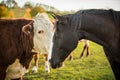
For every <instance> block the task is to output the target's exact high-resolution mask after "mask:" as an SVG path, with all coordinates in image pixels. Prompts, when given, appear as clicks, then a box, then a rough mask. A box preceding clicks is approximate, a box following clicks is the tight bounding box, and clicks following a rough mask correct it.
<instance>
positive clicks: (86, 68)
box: [24, 42, 114, 80]
mask: <svg viewBox="0 0 120 80" xmlns="http://www.w3.org/2000/svg"><path fill="white" fill-rule="evenodd" d="M82 48H83V42H81V43H79V45H78V47H77V49H75V50H74V52H73V56H74V58H73V60H72V61H69V60H66V61H65V63H64V64H65V66H64V67H62V68H59V69H51V72H50V73H46V72H44V60H43V56H42V55H40V56H41V57H40V60H39V71H38V73H32V72H31V71H30V72H29V73H27V74H26V75H25V76H24V78H25V80H114V75H113V72H112V70H111V67H110V65H109V63H108V61H107V59H106V57H105V54H104V52H103V49H102V47H101V46H100V45H97V44H95V43H93V42H90V56H89V57H86V56H85V55H84V57H83V58H81V59H80V58H79V56H80V53H81V50H82ZM32 65H33V61H32ZM31 67H32V66H31ZM30 70H31V69H30Z"/></svg>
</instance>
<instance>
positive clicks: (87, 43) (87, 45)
mask: <svg viewBox="0 0 120 80" xmlns="http://www.w3.org/2000/svg"><path fill="white" fill-rule="evenodd" d="M85 44H86V47H87V48H86V49H87V54H86V56H87V57H88V56H89V55H90V50H89V46H90V45H89V41H88V40H86V43H85Z"/></svg>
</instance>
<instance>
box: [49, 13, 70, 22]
mask: <svg viewBox="0 0 120 80" xmlns="http://www.w3.org/2000/svg"><path fill="white" fill-rule="evenodd" d="M47 13H49V14H51V15H52V16H53V17H54V19H55V20H56V21H59V22H60V23H62V24H66V23H67V22H68V20H69V17H67V16H60V15H58V14H55V13H54V12H47Z"/></svg>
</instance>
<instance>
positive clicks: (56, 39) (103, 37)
mask: <svg viewBox="0 0 120 80" xmlns="http://www.w3.org/2000/svg"><path fill="white" fill-rule="evenodd" d="M56 17H57V18H58V21H57V23H56V30H55V32H54V35H53V41H52V44H51V57H50V63H51V66H52V68H58V67H60V66H62V63H63V61H64V60H65V59H66V57H67V56H68V55H69V54H70V52H71V51H73V50H74V49H75V48H76V46H77V44H78V41H79V40H81V39H88V40H91V41H93V42H96V43H98V44H100V45H102V46H103V49H104V52H105V54H106V56H107V59H108V60H109V63H110V65H111V68H112V70H113V72H114V75H115V78H116V80H120V11H114V10H112V9H110V10H102V9H90V10H81V11H78V12H76V13H75V14H67V15H63V16H58V15H56Z"/></svg>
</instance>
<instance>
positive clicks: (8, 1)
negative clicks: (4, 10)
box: [1, 0, 18, 8]
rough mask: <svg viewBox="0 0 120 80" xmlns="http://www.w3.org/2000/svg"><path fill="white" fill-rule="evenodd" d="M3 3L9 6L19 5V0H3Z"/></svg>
mask: <svg viewBox="0 0 120 80" xmlns="http://www.w3.org/2000/svg"><path fill="white" fill-rule="evenodd" d="M1 4H4V5H6V6H7V7H8V8H13V7H18V5H17V2H16V1H15V0H6V1H5V0H3V1H2V2H1Z"/></svg>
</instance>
